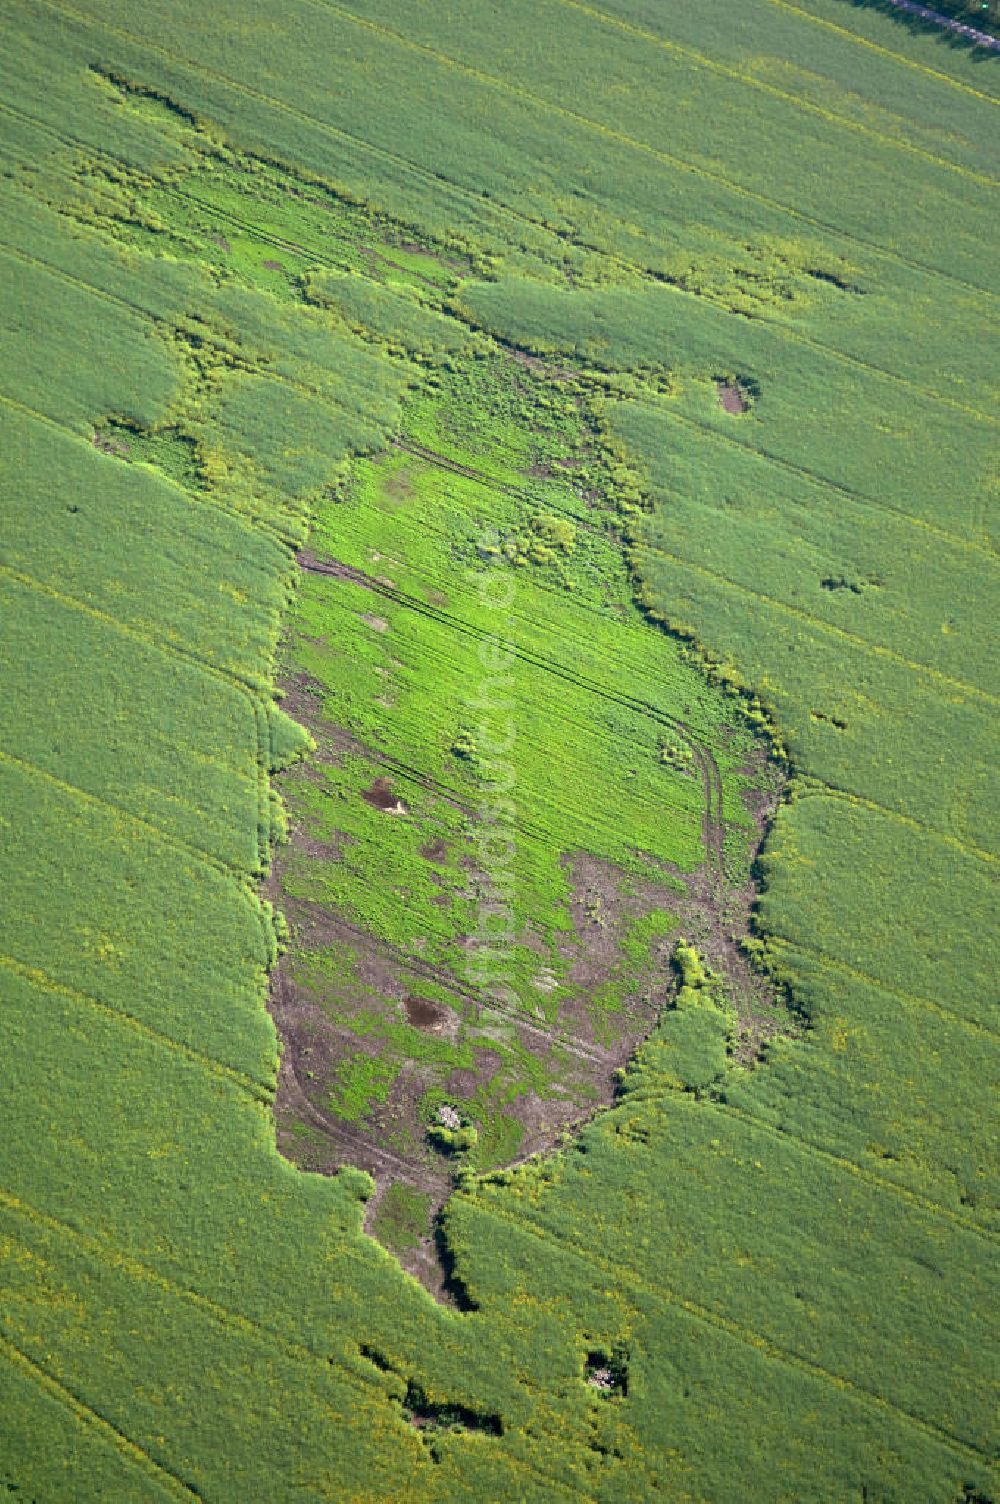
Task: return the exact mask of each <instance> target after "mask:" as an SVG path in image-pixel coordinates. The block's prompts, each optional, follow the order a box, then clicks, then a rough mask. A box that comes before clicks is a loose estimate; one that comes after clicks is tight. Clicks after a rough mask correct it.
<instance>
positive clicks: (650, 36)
mask: <svg viewBox="0 0 1000 1504" xmlns="http://www.w3.org/2000/svg"><path fill="white" fill-rule="evenodd" d="M555 3H556V4H558V5H563V6H565V7H566V8H567V9H568V10H575V11H578V12H579V13H580V14H581V15H584V16H589V17H590V18H591V19H592V20H594V21H597V22H599V23H600V24H601V25H603V26H607V27H611V28H613V29H614V30H615V31H620V32H624V33H625V35H627V36H633V37H636V38H638V39H639V41H642V42H650V43H652V45H653V46H654V47H657V48H659V49H660V50H661V51H663V52H667V53H672V54H674V55H675V56H677V57H681V58H684V59H685V60H686V61H688V62H691V63H694V64H695V66H696V67H699V68H704V69H705V70H706V71H707V72H709V73H717V74H719V75H720V76H721V77H722V78H728V79H731V80H733V81H734V82H736V83H739V84H743V85H744V86H745V87H747V88H750V89H756V90H757V91H758V92H759V93H761V94H769V95H771V96H772V98H774V99H780V100H781V101H782V102H783V103H785V104H790V105H792V106H793V107H794V108H796V109H801V110H804V111H805V112H806V113H807V114H810V115H815V116H817V117H818V118H819V119H820V120H826V121H828V122H829V123H830V124H831V125H839V126H843V127H844V129H845V130H850V131H855V132H857V133H858V134H860V135H862V136H868V137H870V138H871V139H872V140H873V141H877V142H879V144H880V145H882V146H886V147H889V148H890V149H892V148H895V149H896V150H898V151H904V152H909V153H910V154H911V155H913V156H917V157H922V158H923V159H924V161H926V162H931V163H933V165H934V166H935V167H944V168H946V169H947V170H948V171H950V172H957V173H959V174H960V175H961V176H962V177H965V178H969V179H970V180H971V181H972V182H974V183H978V184H980V185H983V186H986V187H989V188H997V187H1000V178H994V177H990V176H989V174H988V173H982V172H976V171H975V170H974V169H972V168H969V167H965V166H963V165H962V164H961V163H960V162H954V161H952V160H951V159H950V158H949V157H939V156H936V155H935V154H934V152H931V151H928V150H927V149H926V148H925V147H922V146H917V145H916V143H915V142H913V141H908V140H906V139H905V137H904V138H901V139H897V138H896V137H894V136H886V135H885V134H884V133H883V132H882V131H878V130H875V129H873V128H872V126H870V125H864V124H863V123H862V122H861V121H860V120H852V119H851V118H850V116H849V115H838V114H837V112H836V111H835V110H828V109H824V107H823V106H822V105H819V104H815V103H814V102H813V101H812V100H811V99H805V98H804V97H803V96H802V95H801V94H795V93H793V92H791V91H790V90H788V89H780V88H778V86H777V85H776V84H769V83H766V82H765V81H764V80H763V79H759V78H754V77H753V76H752V75H751V74H747V73H745V72H742V71H741V70H740V69H739V68H731V67H729V66H728V64H726V63H720V62H719V61H718V59H717V58H712V57H708V56H707V55H706V54H705V53H704V52H699V51H698V49H697V48H695V47H691V46H688V45H687V44H685V43H681V42H674V41H671V40H670V39H669V38H668V37H663V36H658V35H657V34H656V32H653V31H647V30H646V29H645V28H644V27H642V26H636V25H635V24H634V23H633V22H630V21H625V20H623V19H622V18H621V17H620V16H612V15H609V14H608V12H607V11H603V10H599V9H598V8H597V7H596V6H593V5H587V4H584V0H555Z"/></svg>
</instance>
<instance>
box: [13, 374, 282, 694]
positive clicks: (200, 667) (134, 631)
mask: <svg viewBox="0 0 1000 1504" xmlns="http://www.w3.org/2000/svg"><path fill="white" fill-rule="evenodd" d="M6 400H7V399H6V398H5V397H4V396H3V395H2V394H0V402H5V401H6ZM56 426H59V425H56ZM0 574H5V575H6V576H7V577H8V579H12V580H16V581H17V583H18V584H19V585H23V586H24V587H25V588H26V589H28V590H35V591H37V592H38V593H39V595H45V596H48V598H49V599H50V600H54V601H58V602H59V603H60V605H63V606H67V607H69V608H70V609H71V610H73V611H79V612H80V613H81V614H82V615H84V616H89V617H90V618H91V620H93V621H97V622H100V623H101V625H102V626H105V627H109V628H110V629H111V630H112V631H114V632H119V633H121V635H122V636H123V637H128V638H130V639H131V640H132V641H133V642H141V643H142V644H143V646H144V647H147V648H150V649H151V650H152V651H153V652H156V653H161V654H162V655H163V656H164V657H167V658H176V659H179V660H180V661H181V662H182V663H184V664H185V665H186V666H187V667H188V668H191V669H194V670H195V671H196V672H197V673H203V674H207V675H208V676H209V677H210V678H213V679H216V680H219V681H220V682H221V683H223V684H225V685H226V687H227V688H228V689H234V690H236V691H237V692H238V693H239V694H241V695H243V696H245V697H246V699H247V700H248V701H249V702H250V703H251V704H252V705H253V704H256V703H257V698H258V695H257V692H256V686H255V685H253V684H252V683H251V682H250V680H248V679H242V678H240V677H238V676H237V675H236V674H232V673H229V672H228V671H227V670H226V669H221V668H218V667H217V666H216V665H215V664H214V663H210V662H209V661H208V660H207V659H205V658H202V657H200V656H199V655H198V654H197V653H195V652H193V651H192V650H190V649H189V648H184V647H180V646H178V645H177V644H176V643H172V642H168V641H166V640H163V641H157V640H156V639H155V638H153V637H150V636H149V635H148V634H147V633H145V632H141V631H140V630H139V629H138V627H133V626H130V625H129V624H128V623H127V622H123V621H119V619H118V618H117V617H116V616H111V615H110V614H109V613H108V612H107V611H102V610H101V609H100V608H99V607H97V606H89V605H87V603H86V602H85V601H81V600H78V599H77V598H76V597H75V596H72V595H67V594H66V593H65V591H62V590H58V589H57V588H56V587H55V586H54V585H50V584H48V583H46V582H45V581H42V580H38V579H36V578H35V577H34V576H33V575H30V574H26V573H25V572H24V571H23V570H20V569H15V568H14V567H13V566H12V565H10V564H4V563H3V562H0Z"/></svg>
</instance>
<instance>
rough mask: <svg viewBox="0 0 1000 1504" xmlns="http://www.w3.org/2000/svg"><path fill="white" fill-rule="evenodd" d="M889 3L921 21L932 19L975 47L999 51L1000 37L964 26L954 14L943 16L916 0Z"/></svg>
mask: <svg viewBox="0 0 1000 1504" xmlns="http://www.w3.org/2000/svg"><path fill="white" fill-rule="evenodd" d="M889 4H890V5H892V6H894V7H895V8H896V10H904V11H906V12H907V14H908V15H911V16H919V17H920V19H921V20H922V21H933V23H934V25H935V26H942V27H944V29H945V30H946V31H953V32H955V34H956V35H957V36H962V37H965V38H966V40H967V41H970V42H974V43H975V44H976V46H977V47H988V48H989V49H990V51H991V52H1000V37H994V36H990V34H989V32H986V31H977V30H976V28H975V27H974V26H966V24H965V22H964V21H959V20H956V18H955V17H954V16H943V15H942V14H941V12H940V11H937V10H930V9H929V8H928V7H927V6H926V5H918V4H917V0H889Z"/></svg>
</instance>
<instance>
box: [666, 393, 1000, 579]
mask: <svg viewBox="0 0 1000 1504" xmlns="http://www.w3.org/2000/svg"><path fill="white" fill-rule="evenodd" d="M654 410H655V412H656V413H657V414H658V415H659V416H661V417H663V418H667V419H669V420H670V421H671V422H673V423H680V424H681V425H682V426H684V427H687V428H694V429H697V431H698V432H699V433H701V434H702V435H704V436H705V437H707V438H711V439H716V440H717V441H718V442H719V443H720V444H729V445H731V446H732V447H734V448H736V449H742V450H743V452H744V453H745V454H751V455H753V457H754V458H755V459H758V460H760V461H761V463H762V464H765V465H772V466H773V467H774V468H775V469H776V470H786V471H787V472H788V473H789V475H796V476H799V477H801V479H803V480H807V481H809V482H810V484H811V485H814V486H817V487H819V488H820V489H821V490H824V491H832V492H833V493H834V494H835V495H836V496H842V497H844V499H845V500H846V501H848V502H850V503H851V505H852V506H855V507H862V508H864V510H865V511H869V510H873V511H879V512H885V513H886V514H887V515H888V516H890V517H895V518H898V519H899V521H900V522H903V523H904V524H906V525H907V526H909V527H915V528H919V529H920V531H921V532H924V533H929V534H930V536H931V537H933V538H940V539H941V540H942V542H945V543H949V544H951V545H952V546H953V547H954V548H962V549H965V550H966V551H967V552H969V553H974V554H977V555H978V556H979V557H980V558H981V559H983V560H984V561H985V562H986V563H987V564H989V565H990V566H991V567H992V568H993V569H996V568H997V564H998V559H997V553H996V550H995V549H992V548H987V547H985V546H984V545H983V544H982V543H977V542H976V541H975V539H974V538H963V537H962V535H961V534H960V533H952V532H949V531H948V530H947V528H943V527H938V525H937V523H934V522H928V521H927V519H926V518H924V517H918V516H916V514H915V513H913V512H906V511H904V510H903V508H902V507H894V506H891V505H890V504H889V503H888V502H885V501H880V500H878V498H877V497H875V496H872V495H870V494H869V493H868V492H866V491H855V490H852V489H851V487H850V486H847V485H844V484H843V482H841V481H836V480H833V479H831V478H830V476H827V475H823V474H822V473H821V472H820V471H818V470H810V469H808V468H807V467H806V466H805V465H799V464H797V463H796V462H795V461H794V460H787V459H783V458H782V456H781V455H778V454H774V453H773V452H772V451H771V450H769V449H759V448H758V447H757V446H756V445H754V444H745V443H744V442H743V440H742V439H738V438H737V437H736V436H735V434H732V433H723V432H722V430H721V429H719V428H716V427H715V425H714V424H712V423H707V422H705V421H704V420H703V419H701V418H695V417H692V416H691V415H690V414H689V413H682V412H678V411H677V410H676V409H675V408H672V407H670V406H669V405H668V404H667V403H660V404H658V405H657V406H656V407H655V409H654Z"/></svg>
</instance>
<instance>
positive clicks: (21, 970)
mask: <svg viewBox="0 0 1000 1504" xmlns="http://www.w3.org/2000/svg"><path fill="white" fill-rule="evenodd" d="M0 966H2V967H4V968H5V969H6V970H7V971H10V972H13V973H14V975H15V976H18V977H20V978H21V980H22V981H25V982H28V983H30V985H31V986H33V987H36V988H38V989H39V990H40V991H42V992H49V993H51V994H52V995H53V996H54V997H61V998H63V999H64V1000H65V1001H66V1002H69V1003H73V1004H75V1005H76V1006H78V1007H82V1008H87V1009H89V1010H91V1011H92V1012H95V1013H100V1014H101V1015H102V1016H103V1017H104V1018H107V1019H111V1020H113V1021H114V1022H115V1023H118V1024H121V1025H122V1027H124V1028H127V1029H131V1030H132V1031H133V1032H134V1033H136V1034H140V1035H141V1036H142V1038H143V1039H145V1040H146V1041H147V1042H148V1043H150V1044H153V1045H156V1046H157V1048H159V1049H164V1050H169V1051H170V1053H171V1054H172V1055H178V1056H180V1057H181V1058H183V1059H184V1060H186V1061H187V1062H188V1063H189V1064H190V1065H197V1066H200V1067H201V1068H202V1069H203V1070H206V1071H208V1072H209V1073H210V1075H213V1076H216V1077H217V1078H218V1079H219V1080H224V1081H226V1082H228V1083H230V1084H231V1085H233V1086H238V1087H239V1088H240V1090H241V1091H245V1092H249V1094H250V1095H251V1096H252V1097H253V1098H254V1100H255V1101H257V1102H261V1103H263V1104H264V1105H265V1106H267V1107H269V1106H270V1105H271V1103H272V1101H273V1099H274V1088H273V1086H272V1085H269V1084H268V1083H266V1082H263V1081H258V1080H257V1079H256V1077H254V1076H249V1075H247V1073H246V1072H245V1071H241V1070H237V1069H236V1068H235V1066H231V1065H226V1064H225V1062H224V1061H222V1060H217V1059H216V1058H215V1056H214V1055H206V1054H205V1053H204V1051H203V1050H198V1049H195V1047H194V1046H193V1045H190V1044H184V1043H183V1041H181V1040H179V1039H175V1038H174V1037H173V1035H172V1034H165V1033H163V1031H162V1030H161V1029H156V1028H154V1027H153V1025H152V1024H147V1023H144V1022H143V1020H142V1019H141V1018H137V1017H136V1015H135V1014H134V1013H129V1012H128V1011H127V1010H126V1009H124V1008H116V1007H115V1006H114V1005H113V1004H112V1003H107V1002H104V1001H103V1000H102V999H101V998H97V997H94V996H93V995H92V994H90V993H88V992H82V991H81V990H80V989H79V988H78V987H69V986H67V985H66V984H65V983H64V982H58V981H56V979H55V978H54V977H51V976H49V975H48V974H47V973H46V972H44V971H43V970H42V969H41V968H40V967H38V966H29V965H27V964H26V963H25V962H24V961H19V960H18V959H17V958H16V957H15V956H8V955H5V954H4V953H3V952H0Z"/></svg>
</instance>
